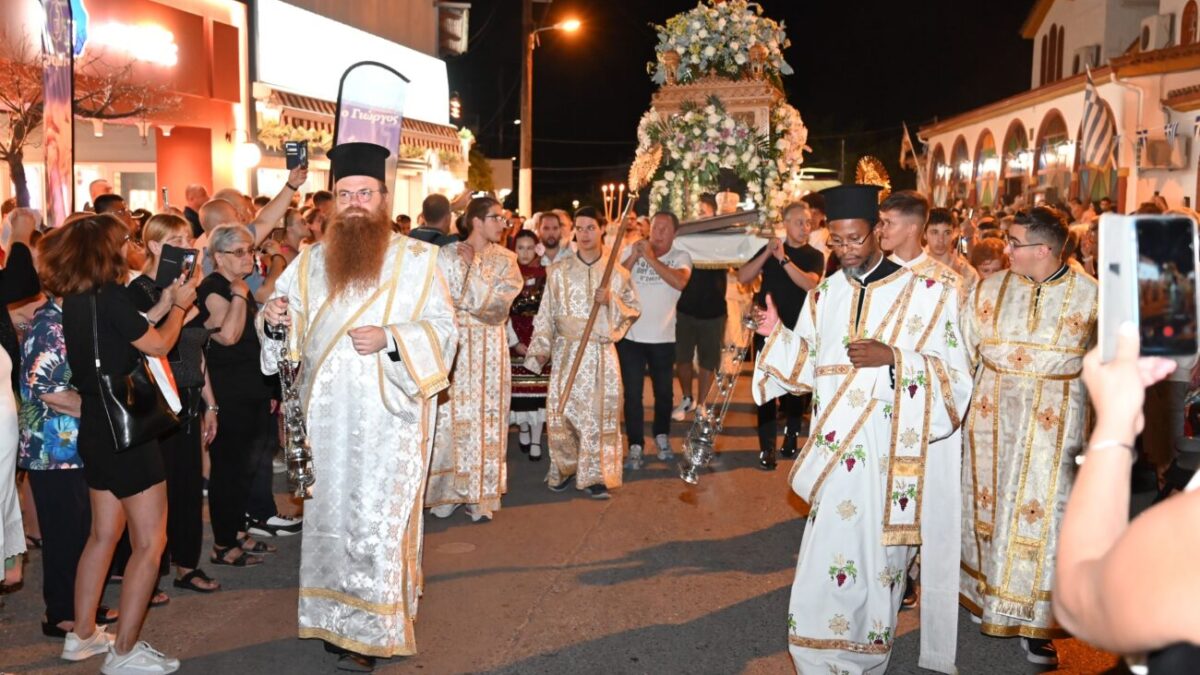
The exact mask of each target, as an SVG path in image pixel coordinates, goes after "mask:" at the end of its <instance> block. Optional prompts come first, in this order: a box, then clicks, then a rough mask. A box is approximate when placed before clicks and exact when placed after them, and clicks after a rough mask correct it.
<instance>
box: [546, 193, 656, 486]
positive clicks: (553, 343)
mask: <svg viewBox="0 0 1200 675" xmlns="http://www.w3.org/2000/svg"><path fill="white" fill-rule="evenodd" d="M575 243H576V244H577V246H578V249H577V250H576V251H575V254H574V255H572V256H570V257H567V258H564V259H562V260H560V261H559V262H556V263H554V264H553V265H551V266H550V271H549V273H548V275H547V279H546V290H545V292H544V293H543V295H542V304H541V307H540V308H539V309H538V314H537V317H536V318H534V321H533V338H532V339H531V340H530V342H529V348H528V350H527V352H526V357H525V367H526V368H527V369H528V370H530V371H532V372H534V373H540V372H541V371H542V367H543V366H544V365H545V364H546V363H548V362H549V363H552V364H553V365H552V368H551V372H550V389H549V392H548V394H547V397H546V430H547V435H548V436H549V442H550V448H549V450H550V467H549V471H548V473H547V475H546V481H547V482H548V483H549V484H550V489H551V490H554V491H556V492H560V491H562V490H565V489H567V485H568V483H569V482H570V481H571V479H572V478H574V480H575V488H576V489H577V490H587V491H588V493H589V495H590V496H591V497H592V498H594V499H608V498H609V496H610V495H609V493H608V491H609V489H611V488H616V487H619V486H620V485H621V478H622V476H621V471H622V460H623V457H624V453H625V443H624V440H623V439H622V434H621V408H622V405H623V401H624V400H623V397H622V389H621V369H620V364H619V363H618V361H617V349H616V346H615V343H616V342H617V340H620V339H621V337H622V336H624V335H625V331H627V330H629V327H630V326H631V325H633V322H634V321H636V320H637V318H638V316H639V315H640V313H641V308H640V305H639V303H638V298H637V291H636V290H635V289H634V287H633V284H632V283H630V280H629V272H628V271H626V270H625V268H624V267H622V266H621V265H615V266H614V267H613V273H612V278H611V279H610V282H609V285H608V287H607V288H602V287H601V286H600V282H601V280H602V279H603V277H604V266H605V262H606V258H605V255H606V253H607V251H606V250H605V248H604V245H603V242H602V241H601V230H600V227H599V223H598V216H597V213H596V210H595V209H594V208H592V207H588V206H585V207H583V208H581V209H579V211H577V212H576V213H575ZM593 301H594V302H598V303H600V305H601V309H600V312H599V314H598V315H597V317H596V323H595V325H594V326H593V329H592V334H591V337H590V338H589V339H588V341H587V343H586V344H585V345H583V349H584V354H583V361H582V362H581V363H580V366H579V372H578V374H577V375H576V377H575V383H574V386H573V387H572V389H571V391H570V392H565V391H564V387H565V385H566V381H567V377H568V375H569V373H570V370H571V364H572V362H573V361H574V359H575V352H576V351H577V350H578V349H580V343H581V340H582V337H583V328H584V325H585V324H586V323H587V318H588V314H589V312H590V311H591V308H592V303H593ZM563 397H566V400H567V401H566V403H567V404H566V407H565V408H564V409H563V412H562V413H561V414H560V413H559V412H558V409H559V402H560V401H561V400H562V399H563Z"/></svg>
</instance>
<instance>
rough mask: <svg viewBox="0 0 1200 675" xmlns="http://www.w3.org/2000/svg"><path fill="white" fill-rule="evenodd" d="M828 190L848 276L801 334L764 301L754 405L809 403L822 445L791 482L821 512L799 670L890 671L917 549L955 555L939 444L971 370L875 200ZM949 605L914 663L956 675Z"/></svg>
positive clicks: (808, 556) (949, 320) (818, 301)
mask: <svg viewBox="0 0 1200 675" xmlns="http://www.w3.org/2000/svg"><path fill="white" fill-rule="evenodd" d="M822 194H823V195H824V196H825V203H826V208H827V212H826V213H827V215H828V218H829V246H830V248H831V249H832V250H833V251H834V252H835V253H837V255H838V257H839V259H840V260H841V264H842V273H841V274H833V275H831V276H827V277H826V278H825V279H823V280H822V281H821V282H820V283H819V284H817V285H816V287H815V288H814V289H813V290H812V292H811V293H809V294H808V297H807V299H806V301H805V305H804V307H803V308H802V309H801V310H800V316H799V319H798V320H797V322H796V325H795V327H794V328H791V329H789V328H788V327H786V326H784V325H782V323H781V322H780V320H779V313H778V310H777V309H776V307H775V302H774V301H773V300H772V299H771V296H769V295H768V296H767V298H766V301H767V309H766V310H765V311H761V312H759V316H758V319H759V333H760V334H762V335H764V336H766V337H767V341H766V345H765V346H764V347H763V349H762V351H761V352H760V353H759V356H758V360H757V363H756V364H755V369H754V381H753V386H752V391H753V394H754V401H755V403H758V404H759V405H762V404H763V403H764V402H765V401H767V400H769V399H774V398H778V397H779V396H782V395H784V394H792V395H800V394H805V393H808V392H813V421H812V433H811V434H810V436H809V439H808V441H807V442H806V443H805V445H804V448H803V450H802V451H801V452H800V455H799V456H798V457H797V459H796V463H795V465H794V467H793V468H792V474H791V478H790V482H791V487H792V489H793V490H794V491H795V492H796V494H798V495H799V496H800V497H801V498H802V499H803V500H804V501H806V502H808V504H809V505H810V506H811V510H810V512H809V516H808V524H807V526H806V527H805V531H804V539H803V541H802V542H801V545H800V559H799V563H798V565H797V567H796V577H795V581H794V582H793V584H792V596H791V601H790V613H789V615H788V633H789V635H788V638H789V640H788V641H789V643H790V647H789V650H790V652H791V656H792V659H793V661H794V662H795V666H796V669H797V671H799V672H801V673H816V672H822V673H823V672H831V671H835V670H836V671H837V672H839V673H840V672H854V673H863V672H883V671H884V670H886V669H887V663H888V660H889V658H890V654H891V647H892V641H893V639H894V638H895V636H896V616H897V613H898V611H899V609H900V604H901V599H902V596H903V593H904V574H905V570H906V569H907V568H908V565H909V562H910V561H911V560H912V558H913V556H914V555H915V554H916V553H917V550H918V547H921V549H922V550H924V552H925V554H926V556H925V557H926V558H938V559H943V558H949V559H952V560H953V558H954V556H955V554H956V553H957V551H958V545H959V531H958V528H959V520H958V517H957V512H956V508H957V504H958V502H959V494H958V490H959V477H958V475H956V474H955V472H954V467H955V466H957V464H956V463H954V462H953V461H951V458H949V457H946V456H945V455H944V454H938V453H934V452H932V451H931V450H930V447H929V446H930V443H932V442H933V441H935V440H938V439H941V438H945V437H947V436H949V435H950V434H951V433H953V432H954V430H955V429H956V428H958V426H959V421H960V420H961V419H962V415H963V413H964V412H965V410H966V406H967V401H968V399H969V398H970V393H971V377H970V371H969V367H970V366H969V363H968V361H967V357H966V352H965V350H963V349H962V347H961V344H962V339H961V337H960V336H959V333H958V294H957V292H956V290H955V288H954V287H953V286H947V285H946V284H945V283H943V282H942V281H940V280H937V279H927V278H921V277H918V276H917V275H916V274H914V273H913V272H912V270H910V269H908V268H905V267H903V266H901V265H899V264H898V263H896V262H895V261H893V260H890V259H888V258H887V257H886V256H885V255H884V254H883V251H881V250H880V248H879V245H878V242H877V239H876V223H877V221H878V220H879V211H878V209H879V201H878V194H879V188H878V187H877V186H873V185H841V186H838V187H834V188H830V189H828V190H824V191H823V193H822ZM952 565H953V566H954V567H956V566H957V562H953V563H952ZM926 569H927V570H928V568H926ZM948 595H949V598H950V599H951V600H950V602H938V603H935V604H934V605H933V606H932V607H929V608H927V609H926V610H925V611H922V612H921V635H922V638H923V639H922V645H921V659H920V665H921V667H923V668H928V669H932V670H938V671H940V672H944V673H953V672H956V671H955V669H954V655H955V629H954V627H955V625H956V621H957V616H958V614H957V608H956V607H955V605H954V603H953V597H954V592H953V589H950V590H949V592H948ZM926 635H928V636H929V637H928V639H924V638H925V637H926Z"/></svg>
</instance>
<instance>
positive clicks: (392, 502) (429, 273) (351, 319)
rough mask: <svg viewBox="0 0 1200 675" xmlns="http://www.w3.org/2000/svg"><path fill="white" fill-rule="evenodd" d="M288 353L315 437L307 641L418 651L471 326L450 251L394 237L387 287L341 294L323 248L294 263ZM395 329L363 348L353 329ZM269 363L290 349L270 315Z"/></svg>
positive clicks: (302, 618) (288, 283)
mask: <svg viewBox="0 0 1200 675" xmlns="http://www.w3.org/2000/svg"><path fill="white" fill-rule="evenodd" d="M280 296H283V297H286V298H288V311H289V313H290V315H291V317H292V326H291V330H290V331H289V334H288V338H289V348H290V350H291V351H292V357H293V358H299V359H300V360H302V362H303V366H302V371H301V374H300V383H299V386H300V395H301V401H302V402H303V405H304V410H305V415H306V420H307V423H308V438H309V443H310V444H311V446H312V455H313V463H312V466H313V473H314V475H315V477H316V483H315V484H314V485H313V488H312V491H313V495H312V499H311V500H310V501H309V502H307V504H306V506H305V509H304V538H303V540H302V542H301V549H300V608H299V624H300V631H299V632H300V637H302V638H320V639H322V640H325V641H327V642H330V643H332V644H334V645H337V646H338V647H342V648H343V649H349V650H352V651H355V652H358V653H360V654H366V655H370V656H379V657H389V656H397V655H407V654H415V653H416V648H417V647H416V640H415V639H414V636H413V619H414V618H415V616H416V613H417V599H418V597H419V596H420V592H421V584H422V577H421V536H422V522H423V519H422V517H421V513H422V511H421V504H422V499H423V497H424V494H425V479H426V476H427V475H428V471H429V454H430V450H431V447H432V445H433V429H434V415H435V413H436V410H437V406H436V400H435V396H436V394H437V393H438V392H439V391H441V390H442V389H445V388H446V386H447V385H448V377H449V374H450V371H449V367H448V366H449V364H451V363H453V361H454V349H455V344H456V342H457V337H458V333H457V331H456V329H455V325H454V306H453V304H452V303H451V300H450V294H449V293H448V292H447V290H446V283H445V280H444V279H443V278H442V275H441V272H440V271H439V270H438V265H437V247H435V246H431V245H429V244H425V243H423V242H420V241H417V240H416V239H410V238H409V237H405V236H402V235H395V236H393V237H392V239H391V242H390V244H389V245H388V250H387V253H386V255H385V257H384V262H383V269H382V271H381V272H380V281H379V285H378V287H377V288H373V289H370V290H368V291H365V292H352V291H348V292H347V293H346V294H343V295H341V296H339V297H336V298H331V297H330V295H329V292H328V285H327V283H326V276H325V251H324V245H323V244H314V245H313V246H310V247H308V248H306V249H305V250H304V251H303V252H302V253H301V254H300V256H299V257H298V258H297V259H296V260H295V261H294V262H293V263H292V264H291V265H289V266H288V267H287V269H285V270H284V271H283V274H281V275H280V277H279V279H278V281H277V282H276V285H275V295H274V297H280ZM360 326H382V327H383V328H384V330H385V332H386V333H387V335H388V346H387V347H385V348H384V350H383V351H380V352H377V353H375V354H370V355H367V356H362V355H360V354H358V352H356V351H355V350H354V346H353V344H352V343H351V341H350V338H349V337H348V336H347V335H346V332H347V331H348V330H350V329H352V328H357V327H360ZM258 329H259V333H260V335H259V337H260V339H261V340H262V359H261V360H262V370H263V372H264V373H266V374H274V373H275V372H277V362H278V359H279V356H278V354H279V349H280V348H281V347H282V345H281V344H280V343H279V342H278V341H275V340H271V339H268V338H267V337H266V336H265V335H264V334H263V331H262V323H261V321H260V322H259V326H258Z"/></svg>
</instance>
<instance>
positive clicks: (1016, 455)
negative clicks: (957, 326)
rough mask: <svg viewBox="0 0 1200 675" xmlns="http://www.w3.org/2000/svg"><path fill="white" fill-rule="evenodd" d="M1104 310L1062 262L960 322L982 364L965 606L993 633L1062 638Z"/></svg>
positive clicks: (999, 277)
mask: <svg viewBox="0 0 1200 675" xmlns="http://www.w3.org/2000/svg"><path fill="white" fill-rule="evenodd" d="M1096 303H1097V283H1096V280H1095V279H1093V278H1091V277H1090V276H1088V275H1087V274H1084V273H1081V272H1076V271H1074V270H1071V269H1070V268H1068V267H1066V266H1063V267H1062V268H1060V269H1059V270H1058V272H1056V273H1055V274H1053V275H1051V276H1050V278H1048V279H1046V280H1045V281H1043V282H1041V283H1036V282H1034V281H1032V280H1030V279H1028V278H1027V277H1024V276H1022V275H1020V274H1015V273H1013V272H1011V271H1006V272H1000V273H999V274H996V275H994V276H992V277H991V278H989V279H985V280H984V281H982V282H981V283H980V284H979V286H978V287H977V288H976V290H975V293H974V295H973V296H972V297H971V299H970V301H969V305H968V308H967V311H966V312H965V314H964V316H963V321H962V330H963V339H964V340H965V344H966V347H967V350H968V351H969V353H970V356H971V359H972V361H973V362H974V363H976V364H977V365H978V366H979V369H978V371H977V372H976V375H975V394H974V398H973V400H972V403H971V412H970V414H969V415H968V416H967V421H966V425H965V426H964V429H965V431H964V436H965V448H964V449H965V452H964V457H963V472H962V480H963V491H962V496H963V522H964V527H963V531H962V534H963V539H962V575H961V583H962V603H963V605H964V606H965V607H966V608H967V609H969V610H970V611H971V613H973V614H974V615H975V616H978V617H981V619H982V622H983V626H982V629H983V632H984V633H986V634H988V635H995V636H1005V637H1007V636H1015V635H1021V636H1024V637H1027V638H1035V639H1052V638H1058V637H1065V633H1063V631H1062V630H1060V629H1059V628H1058V626H1057V624H1056V623H1055V621H1054V616H1053V610H1052V608H1051V605H1050V589H1051V587H1052V585H1053V581H1054V559H1055V550H1056V547H1057V544H1058V525H1059V522H1060V521H1061V519H1062V514H1063V510H1064V509H1065V508H1066V503H1067V497H1068V494H1069V491H1070V485H1071V482H1072V479H1073V477H1074V473H1075V472H1074V463H1073V459H1074V457H1075V455H1076V454H1078V453H1079V451H1080V449H1081V448H1082V445H1083V440H1084V433H1085V429H1086V428H1087V423H1086V417H1087V397H1086V393H1085V391H1084V388H1083V382H1082V381H1080V379H1079V375H1080V369H1081V368H1082V362H1083V356H1084V354H1086V353H1087V350H1088V348H1089V347H1090V346H1091V344H1092V339H1093V334H1094V332H1095V325H1096Z"/></svg>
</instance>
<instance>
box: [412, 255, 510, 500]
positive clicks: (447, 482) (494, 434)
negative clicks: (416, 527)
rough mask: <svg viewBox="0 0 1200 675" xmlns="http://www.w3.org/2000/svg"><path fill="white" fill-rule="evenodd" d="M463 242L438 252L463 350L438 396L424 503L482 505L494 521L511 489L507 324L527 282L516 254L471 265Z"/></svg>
mask: <svg viewBox="0 0 1200 675" xmlns="http://www.w3.org/2000/svg"><path fill="white" fill-rule="evenodd" d="M461 245H462V244H460V243H457V242H456V243H453V244H449V245H447V246H443V247H442V249H441V251H440V252H439V253H438V255H439V256H440V258H441V260H440V265H441V268H442V273H443V275H444V276H445V278H446V284H447V286H448V287H449V290H450V297H451V298H452V299H453V302H454V309H455V318H456V321H457V324H458V350H457V356H456V357H455V361H454V366H453V367H452V374H451V376H450V388H449V390H448V391H447V392H445V393H444V394H443V395H442V396H440V397H439V403H438V418H437V432H436V433H435V434H434V437H433V463H432V466H431V467H430V470H429V487H428V488H426V492H425V506H426V507H436V506H442V505H445V504H476V505H478V508H479V509H480V512H481V513H482V514H486V515H489V516H490V515H492V512H493V511H498V510H499V509H500V495H502V494H504V493H505V492H506V491H507V481H508V474H507V470H506V469H507V465H506V464H505V461H504V459H505V453H506V452H507V450H508V406H509V402H510V398H511V395H512V381H511V379H510V377H511V369H510V366H509V360H508V335H507V330H506V326H507V322H508V310H509V307H510V306H511V305H512V301H513V298H515V297H517V293H519V292H520V291H521V287H522V285H523V284H524V280H523V279H522V278H521V270H520V268H519V267H518V266H517V256H516V254H515V253H513V252H512V251H509V250H508V249H506V248H504V247H503V246H499V245H496V244H489V245H488V247H487V248H485V249H484V250H482V251H479V252H477V253H476V254H475V256H474V258H473V259H472V261H471V264H470V265H467V263H466V261H464V260H463V258H462V255H460V254H459V252H458V247H459V246H461Z"/></svg>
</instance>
